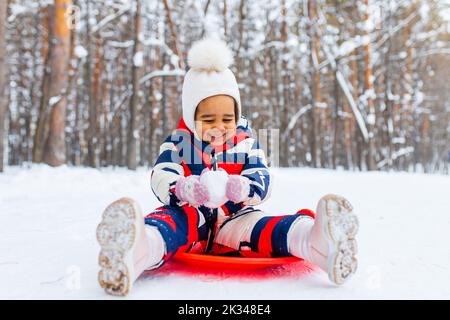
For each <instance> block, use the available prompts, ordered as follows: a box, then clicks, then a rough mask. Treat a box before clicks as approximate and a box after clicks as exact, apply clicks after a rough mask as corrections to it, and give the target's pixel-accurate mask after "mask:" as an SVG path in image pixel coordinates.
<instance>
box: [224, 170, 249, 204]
mask: <svg viewBox="0 0 450 320" xmlns="http://www.w3.org/2000/svg"><path fill="white" fill-rule="evenodd" d="M249 193H250V180H249V179H248V178H246V177H243V176H240V175H237V174H231V175H229V176H228V181H227V185H226V196H227V198H228V200H230V201H233V202H234V203H239V202H244V201H246V200H248V196H249Z"/></svg>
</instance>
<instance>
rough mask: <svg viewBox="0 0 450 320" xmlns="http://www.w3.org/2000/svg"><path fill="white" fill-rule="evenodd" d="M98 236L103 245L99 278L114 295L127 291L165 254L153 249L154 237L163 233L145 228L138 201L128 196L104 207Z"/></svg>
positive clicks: (156, 237) (107, 290)
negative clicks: (151, 232)
mask: <svg viewBox="0 0 450 320" xmlns="http://www.w3.org/2000/svg"><path fill="white" fill-rule="evenodd" d="M146 231H147V232H146ZM152 231H153V230H152ZM158 236H159V239H158ZM97 240H98V242H99V244H100V246H101V251H100V254H99V265H100V267H101V269H100V272H99V274H98V281H99V284H100V286H101V287H102V288H103V289H105V291H106V292H107V293H109V294H112V295H118V296H125V295H127V294H128V293H129V292H130V290H131V287H132V285H133V282H134V281H135V280H136V279H137V278H138V277H139V275H140V274H141V273H142V272H143V271H144V270H146V269H147V268H149V267H150V266H151V265H152V264H154V263H155V262H158V261H160V260H161V258H162V255H163V252H162V251H161V250H159V251H161V252H152V251H153V250H152V249H154V248H153V247H154V245H153V246H152V241H156V242H162V241H163V240H162V237H161V235H160V234H159V232H157V231H154V232H153V236H152V235H151V234H150V232H149V231H148V230H146V227H145V224H144V218H143V216H142V213H141V209H140V208H139V205H138V204H137V203H136V202H135V201H134V200H132V199H129V198H122V199H119V200H117V201H115V202H113V203H112V204H110V205H109V206H108V207H107V208H106V209H105V211H104V212H103V216H102V221H101V222H100V224H99V225H98V227H97ZM157 247H162V246H161V245H158V246H157Z"/></svg>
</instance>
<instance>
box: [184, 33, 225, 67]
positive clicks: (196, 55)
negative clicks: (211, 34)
mask: <svg viewBox="0 0 450 320" xmlns="http://www.w3.org/2000/svg"><path fill="white" fill-rule="evenodd" d="M187 59H188V65H189V67H191V68H192V69H194V70H196V71H206V72H207V71H217V72H222V71H224V70H225V69H226V68H228V67H229V66H230V65H232V64H233V54H232V52H231V50H230V49H229V48H228V47H227V45H226V43H225V42H223V41H221V40H214V39H203V40H200V41H197V42H196V43H195V44H194V45H193V46H192V48H191V50H189V52H188V57H187Z"/></svg>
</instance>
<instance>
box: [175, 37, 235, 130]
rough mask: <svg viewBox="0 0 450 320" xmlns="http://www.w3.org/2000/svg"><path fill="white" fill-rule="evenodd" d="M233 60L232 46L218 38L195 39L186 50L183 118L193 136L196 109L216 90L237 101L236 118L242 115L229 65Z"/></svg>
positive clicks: (214, 93) (216, 92)
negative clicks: (187, 50) (187, 69)
mask: <svg viewBox="0 0 450 320" xmlns="http://www.w3.org/2000/svg"><path fill="white" fill-rule="evenodd" d="M232 63H233V55H232V53H231V50H230V49H229V48H228V47H227V45H226V44H225V42H223V41H220V40H215V39H208V38H206V39H203V40H200V41H197V42H195V43H194V45H193V46H192V48H191V49H190V50H189V52H188V65H189V66H190V69H189V71H188V72H187V73H186V75H185V77H184V82H183V92H182V107H183V119H184V122H185V123H186V126H187V127H188V128H189V129H190V130H191V131H192V132H193V133H194V134H195V136H196V137H197V133H196V132H195V122H194V117H195V110H196V109H197V106H198V104H199V103H200V102H201V101H202V100H203V99H205V98H208V97H211V96H215V95H219V94H223V95H229V96H231V97H233V98H234V100H235V101H236V105H237V110H238V111H237V112H238V114H237V119H239V118H240V116H241V98H240V95H239V88H238V84H237V82H236V78H235V77H234V74H233V72H232V71H231V70H230V69H229V68H228V67H229V66H230V65H231V64H232ZM197 138H198V137H197Z"/></svg>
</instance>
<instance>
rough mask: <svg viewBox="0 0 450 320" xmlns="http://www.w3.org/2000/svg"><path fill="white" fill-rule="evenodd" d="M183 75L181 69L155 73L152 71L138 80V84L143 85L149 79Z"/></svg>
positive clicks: (183, 72)
mask: <svg viewBox="0 0 450 320" xmlns="http://www.w3.org/2000/svg"><path fill="white" fill-rule="evenodd" d="M185 73H186V72H185V71H184V70H182V69H173V70H156V71H152V72H150V73H148V74H146V75H145V76H143V77H142V78H141V79H140V80H139V84H144V83H145V82H147V81H149V80H150V79H152V78H155V77H167V76H184V75H185Z"/></svg>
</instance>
